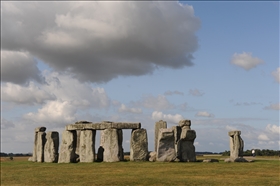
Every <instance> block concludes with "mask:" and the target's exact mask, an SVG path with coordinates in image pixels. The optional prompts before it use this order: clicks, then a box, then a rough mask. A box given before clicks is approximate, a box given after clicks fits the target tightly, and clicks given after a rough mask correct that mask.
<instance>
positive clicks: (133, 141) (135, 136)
mask: <svg viewBox="0 0 280 186" xmlns="http://www.w3.org/2000/svg"><path fill="white" fill-rule="evenodd" d="M147 158H148V137H147V130H146V129H135V130H132V132H131V138H130V161H146V160H147Z"/></svg>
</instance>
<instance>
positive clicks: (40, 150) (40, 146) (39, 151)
mask: <svg viewBox="0 0 280 186" xmlns="http://www.w3.org/2000/svg"><path fill="white" fill-rule="evenodd" d="M45 142H46V133H45V132H37V145H36V156H37V162H44V147H45Z"/></svg>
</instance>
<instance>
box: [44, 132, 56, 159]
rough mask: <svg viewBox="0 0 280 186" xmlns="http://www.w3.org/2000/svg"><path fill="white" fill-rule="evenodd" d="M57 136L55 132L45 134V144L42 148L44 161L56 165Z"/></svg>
mask: <svg viewBox="0 0 280 186" xmlns="http://www.w3.org/2000/svg"><path fill="white" fill-rule="evenodd" d="M58 147H59V134H58V132H56V131H49V132H47V133H46V144H45V148H44V161H45V162H49V163H57V161H58Z"/></svg>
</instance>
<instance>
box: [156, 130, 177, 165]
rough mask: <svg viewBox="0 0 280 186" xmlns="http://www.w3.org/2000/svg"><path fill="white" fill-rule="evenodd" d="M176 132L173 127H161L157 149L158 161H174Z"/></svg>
mask: <svg viewBox="0 0 280 186" xmlns="http://www.w3.org/2000/svg"><path fill="white" fill-rule="evenodd" d="M174 139H175V138H174V132H173V130H172V129H164V128H161V129H159V134H158V144H157V150H156V153H157V155H156V159H157V161H167V162H170V161H174V160H175V159H176V151H175V141H174Z"/></svg>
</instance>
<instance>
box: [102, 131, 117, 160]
mask: <svg viewBox="0 0 280 186" xmlns="http://www.w3.org/2000/svg"><path fill="white" fill-rule="evenodd" d="M118 134H119V133H118V130H117V129H105V130H104V131H103V135H104V142H103V148H104V153H103V161H104V162H117V161H120V159H121V157H120V153H119V151H120V147H119V141H118V140H119V136H118Z"/></svg>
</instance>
